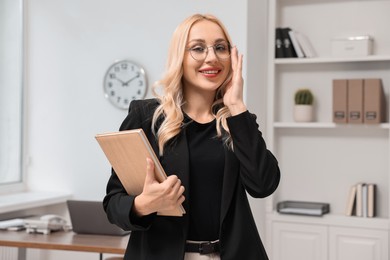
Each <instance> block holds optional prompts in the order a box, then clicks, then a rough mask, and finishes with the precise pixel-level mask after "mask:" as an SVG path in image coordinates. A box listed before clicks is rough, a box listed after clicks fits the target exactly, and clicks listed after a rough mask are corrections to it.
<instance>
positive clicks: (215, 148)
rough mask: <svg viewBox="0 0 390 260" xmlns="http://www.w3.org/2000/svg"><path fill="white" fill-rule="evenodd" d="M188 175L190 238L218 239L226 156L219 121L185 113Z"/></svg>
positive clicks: (197, 239)
mask: <svg viewBox="0 0 390 260" xmlns="http://www.w3.org/2000/svg"><path fill="white" fill-rule="evenodd" d="M186 121H187V122H188V121H189V123H188V124H187V126H186V133H187V141H188V151H189V159H190V165H189V166H190V167H189V168H190V178H189V182H190V185H189V217H190V218H189V221H190V222H189V233H188V237H187V239H189V240H196V241H213V240H216V239H219V219H220V213H221V197H222V182H223V172H224V163H225V156H224V150H223V144H222V141H221V139H220V138H217V131H216V128H215V127H216V120H213V121H211V122H209V123H205V124H200V123H198V122H195V121H192V120H191V119H190V118H189V117H188V116H187V115H186Z"/></svg>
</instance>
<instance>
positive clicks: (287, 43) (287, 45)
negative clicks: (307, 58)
mask: <svg viewBox="0 0 390 260" xmlns="http://www.w3.org/2000/svg"><path fill="white" fill-rule="evenodd" d="M281 31H282V42H283V53H284V57H285V58H296V57H298V56H297V54H296V52H295V50H294V46H293V45H292V42H291V39H290V36H289V34H288V32H289V31H291V29H290V28H288V27H286V28H282V29H281Z"/></svg>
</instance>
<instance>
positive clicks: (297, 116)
mask: <svg viewBox="0 0 390 260" xmlns="http://www.w3.org/2000/svg"><path fill="white" fill-rule="evenodd" d="M294 120H295V121H296V122H311V121H313V106H312V105H295V106H294Z"/></svg>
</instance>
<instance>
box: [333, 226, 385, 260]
mask: <svg viewBox="0 0 390 260" xmlns="http://www.w3.org/2000/svg"><path fill="white" fill-rule="evenodd" d="M388 236H389V232H388V231H386V230H375V229H359V228H356V229H355V228H353V229H352V228H341V227H331V228H330V229H329V239H330V240H329V241H330V242H329V243H330V244H329V250H330V251H329V255H330V260H344V259H354V260H367V259H370V260H388V259H389V258H388Z"/></svg>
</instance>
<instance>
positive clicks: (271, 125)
mask: <svg viewBox="0 0 390 260" xmlns="http://www.w3.org/2000/svg"><path fill="white" fill-rule="evenodd" d="M389 11H390V1H389V0H355V1H352V0H339V1H334V0H331V1H329V0H269V17H268V40H269V42H268V46H269V50H268V55H269V56H268V83H267V100H268V103H267V131H266V136H267V144H268V146H269V148H270V150H272V152H273V153H274V154H275V155H276V157H277V158H278V160H279V163H280V169H281V173H282V179H281V183H280V186H279V188H278V190H277V191H276V192H275V193H274V194H273V195H272V196H271V197H270V198H269V199H268V201H267V210H266V211H267V223H268V224H269V225H267V247H268V251H269V252H270V255H271V259H275V260H282V259H284V258H283V256H281V255H280V252H278V251H283V250H288V251H289V252H290V254H291V255H293V254H294V252H293V251H294V248H295V249H296V253H298V252H299V248H300V246H305V243H312V242H313V241H314V240H316V239H317V238H314V237H312V239H314V240H313V241H312V242H308V241H310V239H309V240H307V239H306V238H303V237H302V235H299V234H302V232H303V234H306V235H308V233H305V228H306V226H305V225H307V224H308V223H310V225H311V226H312V227H315V228H320V227H324V226H325V227H326V230H327V231H326V232H324V233H321V236H325V237H324V238H321V239H320V238H318V241H328V242H326V246H325V247H326V250H327V253H326V254H321V257H323V256H324V255H326V258H325V259H358V258H353V257H352V256H353V255H354V253H353V252H355V253H356V252H359V250H361V252H362V253H361V255H370V257H369V258H366V259H387V256H388V250H389V249H388V235H389V223H390V207H389V198H390V194H389V187H390V178H389V173H390V164H389V161H390V137H389V133H390V127H389V123H388V122H389V105H388V104H389V88H390V34H389V33H388V29H387V28H386V26H384V25H385V24H390V16H389V15H388V13H389ZM276 27H290V28H291V29H293V30H297V31H299V32H301V33H303V34H305V35H306V36H307V37H308V39H309V40H310V42H311V44H312V45H313V47H314V49H315V52H316V54H317V56H316V57H314V58H287V59H275V58H274V54H275V49H274V48H275V47H274V46H275V28H276ZM357 34H369V35H371V36H372V37H373V38H374V48H373V55H370V56H366V57H350V58H343V57H333V56H332V55H331V39H332V38H334V37H338V36H348V35H357ZM352 78H381V79H382V82H383V87H384V91H385V96H386V103H387V105H386V111H387V115H386V122H385V123H382V124H379V125H365V124H360V125H357V124H355V125H352V124H344V125H342V124H334V123H333V122H332V80H333V79H352ZM303 87H305V88H310V89H311V90H312V92H313V94H314V96H315V103H314V106H315V120H314V122H310V123H296V122H294V120H293V115H292V110H293V105H294V98H293V96H294V93H295V91H296V90H297V89H298V88H303ZM357 182H370V183H376V184H377V187H378V190H377V217H375V218H358V217H347V216H345V214H344V212H345V208H346V205H347V199H348V196H349V190H350V187H351V186H352V185H354V184H356V183H357ZM283 200H303V201H319V202H328V203H330V207H331V212H330V213H329V214H327V215H326V216H324V217H320V218H315V217H314V218H313V217H298V216H293V215H280V214H278V213H276V212H275V208H276V204H277V203H278V202H279V201H283ZM281 222H282V223H284V224H286V225H287V226H288V227H289V228H288V232H287V233H283V234H288V235H286V236H284V235H282V234H281V233H280V232H281V228H283V227H285V226H283V227H281V226H279V224H280V223H281ZM341 230H343V232H344V231H345V232H346V231H348V230H354V232H349V233H348V232H347V233H348V234H349V235H348V236H341V235H340V236H339V235H338V234H341V233H342V232H341ZM367 230H370V232H372V233H373V234H376V236H374V238H372V239H371V237H367V236H365V234H367V233H366V232H367ZM338 231H340V232H341V233H340V232H338ZM377 232H379V234H377ZM293 234H296V236H295V237H294V236H293ZM308 236H310V235H308ZM286 240H290V242H291V243H292V240H294V241H295V242H294V243H296V244H297V245H296V246H294V247H288V248H286V246H285V243H284V242H285V241H286ZM313 243H314V242H313ZM316 243H317V242H316ZM321 243H322V242H321ZM324 243H325V242H324ZM362 245H363V246H362ZM371 245H372V246H371ZM320 248H322V247H320ZM378 248H379V249H378ZM356 249H359V250H356ZM316 250H320V249H316ZM378 252H380V254H379V253H378ZM384 252H386V253H384ZM372 254H374V255H375V257H374V256H372ZM304 257H305V256H302V258H301V259H305V258H304ZM313 259H317V258H313ZM320 259H323V258H320Z"/></svg>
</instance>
